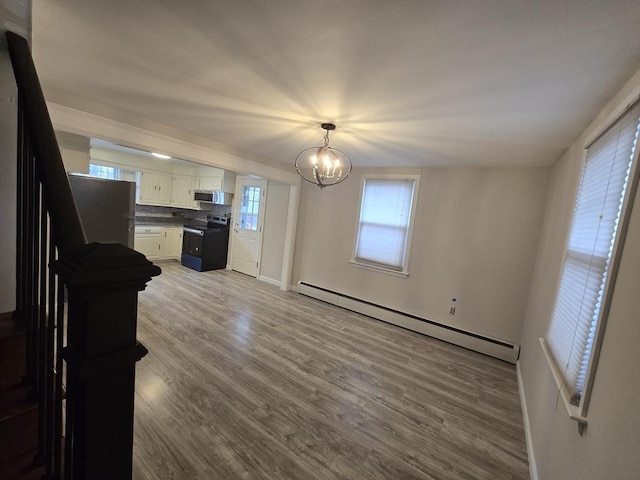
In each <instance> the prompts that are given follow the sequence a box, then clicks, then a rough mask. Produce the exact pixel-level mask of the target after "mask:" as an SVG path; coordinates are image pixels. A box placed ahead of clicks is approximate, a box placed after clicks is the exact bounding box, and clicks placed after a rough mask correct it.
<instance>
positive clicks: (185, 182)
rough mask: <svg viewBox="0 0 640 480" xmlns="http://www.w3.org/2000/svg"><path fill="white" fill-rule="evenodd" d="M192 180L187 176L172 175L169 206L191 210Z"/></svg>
mask: <svg viewBox="0 0 640 480" xmlns="http://www.w3.org/2000/svg"><path fill="white" fill-rule="evenodd" d="M193 180H194V178H193V177H191V176H189V175H174V176H173V179H172V181H171V205H172V206H174V207H181V208H193V204H194V201H193Z"/></svg>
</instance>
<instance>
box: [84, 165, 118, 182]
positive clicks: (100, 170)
mask: <svg viewBox="0 0 640 480" xmlns="http://www.w3.org/2000/svg"><path fill="white" fill-rule="evenodd" d="M89 176H90V177H97V178H106V179H108V180H120V169H119V168H115V167H108V166H106V165H98V164H95V163H91V164H90V165H89Z"/></svg>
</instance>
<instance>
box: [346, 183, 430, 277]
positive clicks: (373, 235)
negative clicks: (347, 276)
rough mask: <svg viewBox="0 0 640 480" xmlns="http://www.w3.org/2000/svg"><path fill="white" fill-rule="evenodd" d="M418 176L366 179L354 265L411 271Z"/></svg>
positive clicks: (363, 188) (395, 270) (401, 271)
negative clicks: (412, 227) (408, 266)
mask: <svg viewBox="0 0 640 480" xmlns="http://www.w3.org/2000/svg"><path fill="white" fill-rule="evenodd" d="M417 183H418V178H417V177H413V176H412V177H403V178H367V177H365V178H364V179H363V185H362V202H361V205H360V217H359V222H358V233H357V239H356V247H355V254H354V259H353V262H354V263H356V264H360V265H365V266H370V267H374V268H380V269H384V270H390V271H394V272H400V273H405V274H406V272H407V259H408V254H409V243H410V242H409V239H410V234H411V224H412V218H413V212H414V210H415V208H414V204H415V198H416V197H417Z"/></svg>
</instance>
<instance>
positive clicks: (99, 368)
mask: <svg viewBox="0 0 640 480" xmlns="http://www.w3.org/2000/svg"><path fill="white" fill-rule="evenodd" d="M55 270H56V273H58V274H59V275H60V276H61V278H62V280H63V281H64V283H65V284H66V286H67V290H68V327H67V328H68V331H67V346H66V348H65V350H64V353H63V355H64V358H65V360H66V363H67V402H68V404H67V409H66V411H67V416H66V421H67V429H66V430H67V435H70V436H71V438H70V439H69V438H67V442H68V441H69V440H71V444H72V446H73V448H72V452H73V453H72V458H68V457H67V460H66V462H67V465H66V466H65V469H66V468H69V467H70V466H71V467H72V471H73V479H74V480H79V479H91V480H102V479H104V480H115V479H118V480H120V479H122V480H125V479H130V478H131V475H132V450H133V401H134V383H135V364H136V362H137V361H138V360H140V359H141V358H142V357H143V356H144V355H146V353H147V349H146V348H145V347H144V346H143V345H141V344H140V343H138V342H137V340H136V324H137V302H138V292H139V291H141V290H144V288H145V286H146V283H147V282H148V281H149V280H151V277H154V276H156V275H159V274H160V268H158V267H157V266H155V265H153V264H152V263H151V262H149V261H148V260H147V259H146V257H145V256H144V255H142V254H140V253H138V252H136V251H134V250H131V249H130V248H127V247H125V246H124V245H120V244H99V243H91V244H88V245H84V246H82V247H80V248H78V249H76V250H75V251H74V252H72V253H71V254H70V255H67V256H65V257H63V258H61V259H60V260H58V261H57V262H56V264H55ZM68 462H70V464H71V465H69V463H68Z"/></svg>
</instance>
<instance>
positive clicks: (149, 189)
mask: <svg viewBox="0 0 640 480" xmlns="http://www.w3.org/2000/svg"><path fill="white" fill-rule="evenodd" d="M171 183H172V180H171V174H168V173H164V172H153V171H151V170H145V171H141V172H138V174H137V175H136V184H137V188H136V191H137V193H138V198H137V202H136V203H139V204H141V205H165V206H168V205H171Z"/></svg>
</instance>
